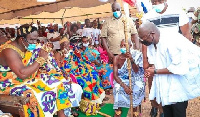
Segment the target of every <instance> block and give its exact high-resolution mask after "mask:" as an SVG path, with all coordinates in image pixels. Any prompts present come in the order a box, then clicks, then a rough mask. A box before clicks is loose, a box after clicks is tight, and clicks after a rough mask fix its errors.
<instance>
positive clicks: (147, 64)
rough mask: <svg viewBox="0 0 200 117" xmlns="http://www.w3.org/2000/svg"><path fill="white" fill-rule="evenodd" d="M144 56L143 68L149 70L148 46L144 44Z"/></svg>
mask: <svg viewBox="0 0 200 117" xmlns="http://www.w3.org/2000/svg"><path fill="white" fill-rule="evenodd" d="M142 55H143V68H144V69H147V68H149V62H148V58H147V46H145V45H143V44H142Z"/></svg>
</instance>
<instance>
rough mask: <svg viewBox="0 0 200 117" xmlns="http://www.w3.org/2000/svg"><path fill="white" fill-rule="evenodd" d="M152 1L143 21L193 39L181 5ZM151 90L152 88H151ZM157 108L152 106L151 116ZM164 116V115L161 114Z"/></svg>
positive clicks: (167, 31)
mask: <svg viewBox="0 0 200 117" xmlns="http://www.w3.org/2000/svg"><path fill="white" fill-rule="evenodd" d="M151 3H152V10H150V11H149V12H148V13H146V14H144V16H143V18H142V21H143V22H146V21H150V22H153V23H154V24H155V25H156V26H157V27H158V28H159V30H161V31H162V32H165V33H166V34H169V35H170V34H171V33H181V34H182V35H184V36H185V37H186V38H188V39H189V40H191V41H192V36H191V35H190V33H189V29H190V28H189V19H188V17H187V15H186V13H185V12H184V11H183V10H182V9H180V8H179V7H177V8H175V7H173V5H169V6H168V3H167V0H151ZM144 48H145V45H143V50H145V51H148V50H146V48H145V49H144ZM143 55H144V56H146V58H145V57H144V58H143V59H144V60H145V59H148V58H147V55H145V53H143ZM145 64H147V65H148V66H152V65H150V64H149V63H148V62H146V61H145V62H144V65H145ZM151 82H152V78H150V79H149V80H148V85H150V86H149V87H150V88H151ZM149 90H150V89H149ZM152 106H153V107H154V106H157V104H155V103H154V101H152ZM156 111H157V109H155V108H152V110H151V116H152V117H156V113H157V112H156ZM159 111H160V113H162V108H161V107H159ZM161 117H162V116H161Z"/></svg>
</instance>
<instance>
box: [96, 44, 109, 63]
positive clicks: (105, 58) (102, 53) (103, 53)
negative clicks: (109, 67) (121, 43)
mask: <svg viewBox="0 0 200 117" xmlns="http://www.w3.org/2000/svg"><path fill="white" fill-rule="evenodd" d="M97 50H98V51H99V53H100V59H101V62H102V63H105V64H106V63H108V60H109V58H108V54H107V51H106V50H104V49H103V48H102V47H100V46H99V47H98V48H97Z"/></svg>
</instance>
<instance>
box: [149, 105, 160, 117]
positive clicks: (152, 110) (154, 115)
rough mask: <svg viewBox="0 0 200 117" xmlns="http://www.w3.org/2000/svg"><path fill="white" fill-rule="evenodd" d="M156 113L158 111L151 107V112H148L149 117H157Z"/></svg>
mask: <svg viewBox="0 0 200 117" xmlns="http://www.w3.org/2000/svg"><path fill="white" fill-rule="evenodd" d="M157 112H158V109H157V108H155V107H152V108H151V112H150V116H151V117H156V116H157Z"/></svg>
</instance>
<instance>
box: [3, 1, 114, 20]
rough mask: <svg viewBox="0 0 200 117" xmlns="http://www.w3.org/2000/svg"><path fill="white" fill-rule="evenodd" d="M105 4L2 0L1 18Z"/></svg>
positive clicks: (94, 2)
mask: <svg viewBox="0 0 200 117" xmlns="http://www.w3.org/2000/svg"><path fill="white" fill-rule="evenodd" d="M110 1H112V0H110ZM110 1H109V2H110ZM103 4H106V2H99V1H98V0H57V1H56V2H53V3H46V2H37V0H0V20H1V19H5V20H8V19H12V18H15V17H23V16H29V15H33V14H38V13H41V12H57V11H59V10H60V9H62V8H66V7H80V8H88V7H95V6H99V5H103Z"/></svg>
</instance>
